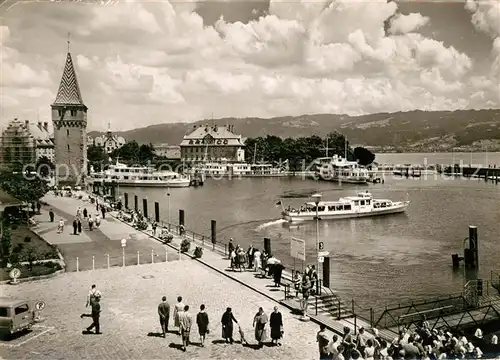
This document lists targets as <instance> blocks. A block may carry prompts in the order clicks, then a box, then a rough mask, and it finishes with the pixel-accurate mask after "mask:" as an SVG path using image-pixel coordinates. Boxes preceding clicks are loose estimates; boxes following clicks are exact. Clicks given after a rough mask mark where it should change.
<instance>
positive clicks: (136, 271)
mask: <svg viewBox="0 0 500 360" xmlns="http://www.w3.org/2000/svg"><path fill="white" fill-rule="evenodd" d="M92 283H95V284H97V286H98V288H99V289H100V290H101V292H102V293H103V298H102V306H103V312H102V317H101V323H102V330H101V331H102V332H103V334H102V335H82V330H83V329H84V328H85V326H88V324H89V319H88V318H84V319H83V320H82V319H80V316H79V315H80V314H81V313H83V312H87V311H88V310H87V309H86V308H85V301H86V299H85V297H86V295H87V292H88V290H89V287H90V285H91V284H92ZM0 291H1V292H2V295H3V296H21V297H25V298H29V299H32V300H43V301H45V303H46V308H45V310H44V311H43V313H42V316H43V318H44V319H45V320H44V321H43V322H42V323H41V324H40V326H41V328H40V329H36V331H38V333H37V334H36V335H31V334H28V335H24V336H25V337H23V338H20V339H18V340H15V341H17V343H16V342H15V341H14V340H13V341H12V343H6V342H0V352H1V353H2V356H3V357H4V358H5V359H19V358H24V359H51V360H52V359H173V360H176V359H207V358H211V359H224V360H228V359H240V360H243V359H287V360H292V359H315V358H317V354H318V352H317V344H316V341H315V335H316V332H317V331H318V326H317V325H315V324H313V323H311V322H307V323H303V322H301V321H299V320H298V319H297V317H296V316H294V315H291V314H290V313H289V312H288V311H287V310H286V309H285V308H282V307H280V309H281V312H282V314H283V318H284V330H285V335H284V339H283V346H281V347H268V346H265V347H264V348H262V349H254V348H252V347H245V346H242V345H241V344H233V345H228V344H224V343H221V341H220V340H221V339H220V334H221V326H220V318H221V316H222V313H223V311H224V309H225V308H226V307H227V306H230V307H232V308H233V312H234V314H235V317H236V319H237V320H238V321H239V323H240V324H241V325H242V328H243V329H244V331H245V334H246V338H247V340H249V342H250V344H255V340H254V336H253V331H252V319H253V316H254V314H255V313H256V311H257V308H258V307H259V306H262V307H264V309H265V311H266V312H268V313H269V312H270V311H271V309H272V307H273V306H274V305H275V304H276V303H275V302H272V301H270V300H268V299H266V298H265V297H263V296H262V295H259V294H257V293H256V292H255V291H252V290H250V289H248V288H247V287H245V286H242V285H240V284H238V283H236V282H234V281H233V280H231V279H229V278H227V277H225V276H223V275H220V274H218V273H215V272H214V271H211V270H208V269H207V267H205V266H204V265H202V264H200V263H198V262H197V261H194V260H183V261H176V262H168V263H163V264H157V265H142V266H130V267H124V268H111V269H106V270H104V269H101V270H95V271H87V272H72V273H65V274H62V275H60V276H58V277H56V278H52V279H47V280H40V281H36V282H28V283H21V284H20V285H17V286H12V285H2V286H1V287H0ZM163 295H166V296H167V298H168V301H169V302H170V304H171V306H173V304H174V303H175V298H176V297H177V296H178V295H182V296H183V297H184V300H185V303H186V304H188V305H190V306H191V313H192V314H193V316H195V315H196V313H197V311H198V308H199V305H200V304H201V303H204V304H206V306H207V312H208V314H209V316H210V321H211V324H210V329H211V332H210V335H209V336H208V338H207V342H206V347H205V348H201V347H198V346H195V345H193V346H190V347H188V349H187V352H185V353H184V352H182V351H180V350H179V348H178V345H179V344H180V338H179V336H177V335H175V334H173V333H171V334H168V335H167V337H166V338H165V339H164V338H161V337H157V336H152V335H154V334H156V333H158V332H159V331H160V325H159V323H158V315H157V305H158V303H159V302H160V300H161V297H162V296H163ZM41 329H44V330H41ZM197 335H198V334H197V328H196V326H193V329H192V331H191V339H192V341H193V342H198V336H197ZM35 336H36V337H35ZM235 339H236V340H238V339H239V336H238V335H236V336H235ZM18 344H20V345H18Z"/></svg>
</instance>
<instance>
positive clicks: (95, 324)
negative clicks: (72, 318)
mask: <svg viewBox="0 0 500 360" xmlns="http://www.w3.org/2000/svg"><path fill="white" fill-rule="evenodd" d="M100 301H101V298H100V297H96V298H95V300H94V301H93V302H92V304H91V305H92V313H91V314H82V315H81V316H80V317H81V318H82V319H83V318H84V317H92V324H90V326H89V327H88V328H87V329H86V330H85V331H83V334H89V333H90V332H91V330H92V329H93V328H95V333H96V334H102V333H101V324H100V323H99V320H100V317H101V304H100Z"/></svg>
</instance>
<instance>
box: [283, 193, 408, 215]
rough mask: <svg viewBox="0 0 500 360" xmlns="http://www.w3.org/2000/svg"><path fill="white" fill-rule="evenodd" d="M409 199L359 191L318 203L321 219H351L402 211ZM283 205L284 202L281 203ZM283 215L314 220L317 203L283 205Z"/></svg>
mask: <svg viewBox="0 0 500 360" xmlns="http://www.w3.org/2000/svg"><path fill="white" fill-rule="evenodd" d="M409 204H410V202H409V201H397V202H394V201H392V200H386V199H374V198H373V197H372V194H370V193H369V192H364V193H363V192H362V193H358V194H357V196H348V197H344V198H340V199H339V200H337V201H320V202H319V203H318V218H319V219H320V220H330V219H349V218H358V217H367V216H377V215H388V214H397V213H402V212H404V211H405V210H406V208H407V207H408V205H409ZM281 206H282V207H283V203H281ZM282 217H283V219H284V220H286V221H288V222H297V221H305V220H314V219H315V218H316V203H314V202H307V203H305V204H304V205H303V206H301V207H300V209H292V208H290V207H288V208H287V209H285V208H284V207H283V212H282Z"/></svg>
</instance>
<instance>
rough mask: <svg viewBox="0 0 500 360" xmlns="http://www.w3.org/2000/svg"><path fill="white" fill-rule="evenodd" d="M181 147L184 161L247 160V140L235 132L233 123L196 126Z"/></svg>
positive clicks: (184, 139) (185, 137) (186, 136)
mask: <svg viewBox="0 0 500 360" xmlns="http://www.w3.org/2000/svg"><path fill="white" fill-rule="evenodd" d="M180 147H181V159H182V160H183V161H191V162H197V161H228V162H243V161H245V150H244V148H245V140H244V138H242V137H241V135H237V134H235V133H234V129H233V126H231V125H227V126H218V125H201V126H198V127H196V126H195V127H194V129H193V131H192V132H191V133H189V134H187V135H185V136H184V138H183V140H182V142H181V144H180Z"/></svg>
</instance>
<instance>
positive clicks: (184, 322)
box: [179, 305, 193, 351]
mask: <svg viewBox="0 0 500 360" xmlns="http://www.w3.org/2000/svg"><path fill="white" fill-rule="evenodd" d="M192 324H193V319H192V317H191V314H190V313H189V305H186V306H184V311H182V312H180V313H179V332H180V333H181V337H182V350H184V351H186V348H187V346H188V345H189V334H190V332H191V325H192Z"/></svg>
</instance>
